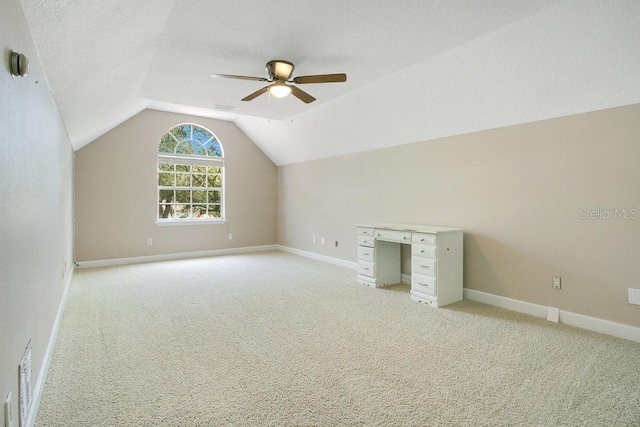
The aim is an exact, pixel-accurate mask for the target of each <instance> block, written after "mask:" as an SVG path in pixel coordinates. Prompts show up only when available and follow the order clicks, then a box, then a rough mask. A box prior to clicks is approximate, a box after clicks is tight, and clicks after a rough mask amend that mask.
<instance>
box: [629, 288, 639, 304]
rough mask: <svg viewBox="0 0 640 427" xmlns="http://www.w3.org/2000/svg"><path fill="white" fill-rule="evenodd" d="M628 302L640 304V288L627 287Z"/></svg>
mask: <svg viewBox="0 0 640 427" xmlns="http://www.w3.org/2000/svg"><path fill="white" fill-rule="evenodd" d="M629 304H638V305H640V289H633V288H629Z"/></svg>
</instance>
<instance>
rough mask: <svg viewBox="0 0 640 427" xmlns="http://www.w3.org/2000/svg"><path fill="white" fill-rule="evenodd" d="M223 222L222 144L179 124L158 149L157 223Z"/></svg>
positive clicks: (202, 131)
mask: <svg viewBox="0 0 640 427" xmlns="http://www.w3.org/2000/svg"><path fill="white" fill-rule="evenodd" d="M222 219H224V156H223V150H222V144H220V141H218V139H217V138H216V137H215V135H213V133H212V132H210V131H209V130H207V129H205V128H203V127H201V126H198V125H194V124H181V125H178V126H175V127H173V128H171V129H170V130H169V132H167V133H166V134H165V135H164V136H163V137H162V139H161V141H160V146H159V148H158V221H159V222H201V221H207V220H209V221H216V220H222Z"/></svg>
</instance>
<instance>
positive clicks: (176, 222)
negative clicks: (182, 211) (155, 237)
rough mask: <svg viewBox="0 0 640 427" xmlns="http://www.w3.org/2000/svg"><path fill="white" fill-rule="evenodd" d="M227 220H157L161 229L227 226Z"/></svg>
mask: <svg viewBox="0 0 640 427" xmlns="http://www.w3.org/2000/svg"><path fill="white" fill-rule="evenodd" d="M227 221H228V220H226V219H173V220H171V219H170V220H162V221H158V220H156V222H155V223H156V225H158V226H160V227H167V226H174V225H210V224H225V223H227Z"/></svg>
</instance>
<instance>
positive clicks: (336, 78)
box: [293, 73, 347, 84]
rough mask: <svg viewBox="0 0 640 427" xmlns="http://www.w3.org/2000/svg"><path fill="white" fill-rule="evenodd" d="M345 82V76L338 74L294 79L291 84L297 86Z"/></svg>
mask: <svg viewBox="0 0 640 427" xmlns="http://www.w3.org/2000/svg"><path fill="white" fill-rule="evenodd" d="M346 81H347V75H346V74H344V73H340V74H315V75H312V76H299V77H294V79H293V82H294V83H298V84H305V83H342V82H346Z"/></svg>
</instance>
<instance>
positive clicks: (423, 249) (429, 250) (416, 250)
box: [411, 243, 436, 259]
mask: <svg viewBox="0 0 640 427" xmlns="http://www.w3.org/2000/svg"><path fill="white" fill-rule="evenodd" d="M411 254H412V255H413V256H419V257H422V258H431V259H436V247H435V246H431V245H421V244H418V243H414V244H413V245H411Z"/></svg>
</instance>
